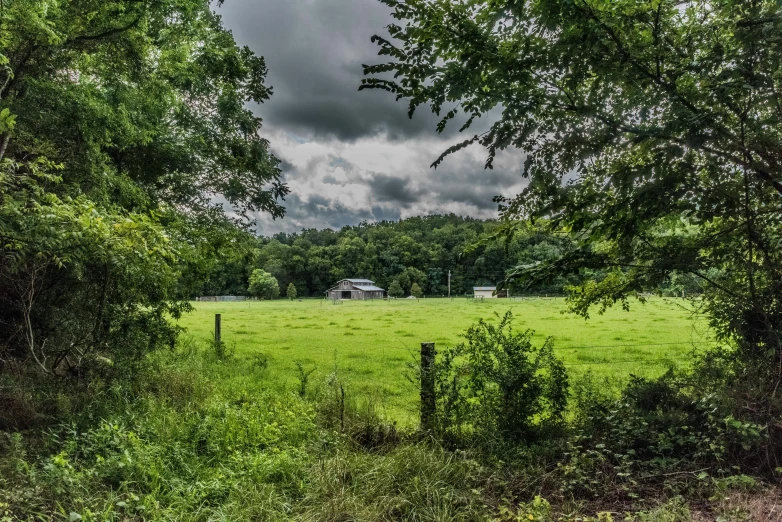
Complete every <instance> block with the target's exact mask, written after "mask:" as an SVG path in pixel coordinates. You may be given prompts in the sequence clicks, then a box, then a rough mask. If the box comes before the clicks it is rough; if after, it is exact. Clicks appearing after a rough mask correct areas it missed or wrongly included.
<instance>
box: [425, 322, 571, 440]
mask: <svg viewBox="0 0 782 522" xmlns="http://www.w3.org/2000/svg"><path fill="white" fill-rule="evenodd" d="M511 319H512V315H511V313H510V312H507V313H506V314H505V316H504V317H502V318H501V320H500V321H499V323H498V324H496V325H494V324H491V323H486V322H484V321H483V320H481V321H479V322H478V324H476V325H474V326H472V327H470V328H469V329H468V330H467V333H466V334H465V338H466V341H467V342H465V343H461V344H459V345H457V346H454V347H453V348H448V349H446V350H444V351H443V353H442V354H441V355H440V357H439V359H440V360H439V361H438V362H437V363H436V365H435V368H436V370H435V390H436V397H437V411H436V418H437V429H438V431H439V432H440V435H441V436H442V437H444V438H445V439H446V440H449V439H451V440H454V441H456V442H457V443H464V441H469V440H478V441H480V443H482V444H483V445H485V446H491V445H498V446H499V445H501V444H502V443H503V442H511V443H513V444H518V443H519V442H527V443H529V442H531V441H534V440H535V439H536V438H539V437H540V436H541V434H542V433H545V430H546V429H549V430H550V429H551V428H552V427H554V426H555V425H556V424H557V423H559V422H561V421H562V419H563V415H564V413H565V408H566V406H567V398H568V378H567V372H566V371H565V366H564V364H563V363H562V361H561V360H559V359H557V358H556V357H555V356H554V350H553V343H552V341H551V339H548V340H546V341H545V342H544V343H543V345H542V346H540V347H535V346H533V344H532V332H531V331H529V330H527V331H525V332H521V333H516V332H514V331H513V326H512V321H511Z"/></svg>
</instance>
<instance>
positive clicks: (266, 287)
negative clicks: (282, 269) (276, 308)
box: [247, 268, 280, 299]
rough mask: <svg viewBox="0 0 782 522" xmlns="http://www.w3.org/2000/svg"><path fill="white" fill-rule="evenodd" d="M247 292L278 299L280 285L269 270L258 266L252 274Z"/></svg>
mask: <svg viewBox="0 0 782 522" xmlns="http://www.w3.org/2000/svg"><path fill="white" fill-rule="evenodd" d="M247 292H248V293H249V294H250V295H252V296H255V297H259V298H261V299H277V298H278V297H280V285H279V284H278V283H277V279H276V278H275V277H274V276H273V275H271V274H270V273H269V272H266V271H265V270H261V269H260V268H256V269H255V270H253V273H252V274H250V286H249V287H248V288H247Z"/></svg>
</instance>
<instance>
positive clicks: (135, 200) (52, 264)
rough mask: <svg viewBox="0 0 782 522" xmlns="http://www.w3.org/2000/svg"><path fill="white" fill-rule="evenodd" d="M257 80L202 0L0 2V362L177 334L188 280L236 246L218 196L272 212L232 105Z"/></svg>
mask: <svg viewBox="0 0 782 522" xmlns="http://www.w3.org/2000/svg"><path fill="white" fill-rule="evenodd" d="M265 75H266V66H265V63H264V60H263V58H260V57H257V56H255V55H254V54H253V53H252V52H251V51H250V50H249V49H248V48H246V47H245V48H241V47H238V46H237V45H236V43H235V42H234V39H233V37H232V36H231V33H230V32H228V31H227V30H225V29H224V28H223V27H222V25H221V22H220V18H219V17H218V16H217V15H216V14H214V13H213V12H212V10H211V6H210V2H209V1H208V0H161V1H158V0H118V1H103V0H100V1H99V0H84V1H66V0H50V1H45V2H44V1H40V0H5V1H4V2H2V3H0V371H4V370H7V369H8V368H12V367H16V368H26V369H29V368H33V369H35V371H36V372H38V373H44V374H48V375H51V374H54V375H59V376H62V375H65V374H68V373H70V374H73V373H75V372H76V373H78V372H82V369H83V368H85V367H87V366H89V365H90V363H91V361H95V360H99V359H96V357H98V356H102V357H104V358H106V357H105V356H107V355H108V356H109V357H111V359H112V360H114V361H121V360H125V359H127V360H128V361H139V360H141V356H142V355H143V354H144V353H146V351H148V350H150V349H154V348H156V347H159V346H165V345H171V344H172V343H173V342H174V340H175V338H176V333H177V329H176V327H174V326H173V325H172V324H170V323H169V318H171V317H174V318H176V317H178V316H179V314H181V313H182V312H183V311H185V310H187V309H188V304H187V302H186V300H185V298H186V297H187V296H188V295H189V293H190V292H191V288H192V287H193V286H194V285H197V284H199V283H200V282H201V279H202V278H203V277H205V276H206V274H208V272H209V270H210V266H211V265H212V264H214V263H215V262H219V261H220V258H221V256H225V253H224V252H225V251H226V250H227V249H231V250H234V251H235V252H236V253H235V254H232V255H234V256H238V257H241V256H245V255H247V249H246V246H247V243H248V242H247V237H246V234H245V233H243V232H241V231H240V230H239V228H237V225H239V224H241V223H244V224H246V220H245V219H243V218H242V217H239V218H229V217H228V215H227V214H226V213H225V212H224V211H223V209H222V208H221V207H220V206H219V205H216V204H215V201H218V200H222V201H226V202H228V203H229V204H230V205H231V206H232V208H233V209H234V210H235V211H236V212H237V213H238V214H239V215H240V216H244V215H245V214H246V212H248V211H258V210H260V211H266V212H269V213H270V214H271V215H272V216H274V217H280V216H282V214H283V212H284V208H283V207H282V206H280V204H279V199H280V198H282V197H283V196H285V194H286V193H287V191H288V189H287V188H286V187H285V185H284V184H282V183H281V181H280V170H279V167H278V165H279V161H278V160H277V159H276V158H275V157H274V156H273V155H272V154H271V153H270V152H269V147H268V143H267V141H266V140H264V139H263V138H261V136H260V134H259V131H260V128H261V120H260V119H259V118H258V117H256V116H255V115H253V114H252V113H251V112H250V111H249V110H248V109H246V108H245V104H246V103H248V102H263V101H264V100H266V99H268V97H269V95H270V94H271V89H269V88H268V87H266V86H265V84H264V79H265ZM101 354H102V355H101ZM121 366H122V365H119V364H117V365H115V366H114V368H115V369H116V368H120V367H121ZM103 369H104V370H107V368H103ZM107 372H108V370H107V371H106V372H104V373H107ZM120 373H121V372H120Z"/></svg>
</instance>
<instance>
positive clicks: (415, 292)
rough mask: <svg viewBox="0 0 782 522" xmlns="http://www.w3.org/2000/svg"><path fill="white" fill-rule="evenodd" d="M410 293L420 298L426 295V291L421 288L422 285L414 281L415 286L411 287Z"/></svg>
mask: <svg viewBox="0 0 782 522" xmlns="http://www.w3.org/2000/svg"><path fill="white" fill-rule="evenodd" d="M410 295H412V296H413V297H418V298H420V297H422V296H423V295H424V291H423V290H421V287H420V286H418V283H413V286H411V287H410Z"/></svg>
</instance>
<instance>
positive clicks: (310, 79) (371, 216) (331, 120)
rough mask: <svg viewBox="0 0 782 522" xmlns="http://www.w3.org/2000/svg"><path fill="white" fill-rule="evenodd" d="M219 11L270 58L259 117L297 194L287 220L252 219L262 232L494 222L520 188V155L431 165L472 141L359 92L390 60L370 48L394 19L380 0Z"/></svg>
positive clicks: (424, 113) (239, 5) (281, 0)
mask: <svg viewBox="0 0 782 522" xmlns="http://www.w3.org/2000/svg"><path fill="white" fill-rule="evenodd" d="M217 12H218V13H219V14H220V15H221V16H222V17H223V21H224V23H225V25H226V27H228V28H229V29H230V30H232V31H233V34H234V37H235V38H236V40H237V43H239V44H240V45H248V46H249V47H250V48H251V49H252V50H253V51H254V52H255V53H256V54H258V55H261V56H264V57H265V58H266V64H267V66H268V67H269V75H268V77H267V85H271V86H273V88H274V95H273V96H272V98H271V100H270V101H268V102H266V103H264V104H263V105H261V106H258V107H255V108H254V110H256V111H257V113H258V115H259V116H261V117H262V118H263V120H264V126H263V131H262V134H263V136H264V137H265V138H267V139H268V140H269V141H270V142H271V147H272V151H273V152H274V154H275V155H276V156H277V157H279V158H280V159H281V160H282V171H283V179H284V181H285V182H286V183H287V184H288V186H289V187H290V189H291V194H290V195H289V196H288V197H286V200H285V203H284V206H285V207H286V209H287V212H286V216H285V218H283V219H281V220H276V221H273V220H272V219H271V218H269V217H268V216H266V215H263V214H258V215H256V216H254V217H256V219H257V222H258V232H259V233H260V234H262V235H270V234H273V233H275V232H279V231H286V232H295V231H299V230H301V229H302V228H326V227H331V228H339V227H341V226H343V225H355V224H358V223H359V222H360V221H362V220H367V221H376V220H382V219H392V220H395V219H399V218H406V217H409V216H415V215H425V214H432V213H445V212H454V213H456V214H461V215H468V216H474V217H484V218H485V217H495V216H496V215H497V212H496V204H495V203H493V202H492V197H494V196H496V195H498V194H503V195H512V194H516V193H518V192H519V191H520V189H521V181H522V180H521V176H520V171H521V161H520V158H519V156H518V154H510V153H507V154H501V155H499V156H498V158H497V160H495V165H494V169H493V170H484V169H483V164H484V162H485V159H486V152H485V150H484V149H482V148H480V147H477V146H474V147H470V148H468V149H467V150H464V151H461V152H459V153H457V154H455V155H452V156H449V157H448V158H447V159H446V160H445V162H444V163H443V164H441V165H440V166H439V167H438V168H437V170H435V169H432V168H430V167H429V165H430V164H431V163H432V162H433V161H434V160H435V159H436V158H437V157H438V156H439V155H440V153H441V152H442V151H443V150H445V149H446V148H447V147H448V146H450V145H452V144H453V143H455V142H457V141H461V140H463V139H465V137H462V136H459V135H458V133H457V131H458V125H454V126H452V128H451V129H450V130H447V131H446V132H445V133H443V134H442V135H438V134H437V132H436V131H435V124H436V122H437V120H438V118H437V117H436V116H434V115H432V114H431V112H430V111H429V110H428V109H424V110H421V109H420V108H419V111H418V112H416V114H415V116H414V117H413V119H412V120H411V119H409V118H408V117H407V106H406V103H405V102H404V101H399V102H397V101H395V97H394V95H392V94H390V93H388V92H385V91H372V90H370V91H361V92H358V86H359V85H360V83H361V78H362V68H361V64H363V63H378V62H382V61H383V58H385V57H380V56H377V50H378V48H377V46H375V45H374V44H372V43H371V42H370V41H369V39H370V37H371V36H372V35H373V34H378V33H379V34H386V31H385V26H386V25H388V24H389V23H390V22H391V21H392V19H391V17H390V16H389V12H390V11H389V10H388V8H387V7H386V6H385V5H383V4H381V3H380V2H378V1H377V0H226V2H225V3H224V4H223V6H222V7H220V8H218V11H217ZM486 124H487V122H484V123H483V124H480V123H479V124H478V125H476V126H474V129H473V130H472V133H474V132H475V131H476V130H480V128H481V127H484V126H486Z"/></svg>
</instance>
